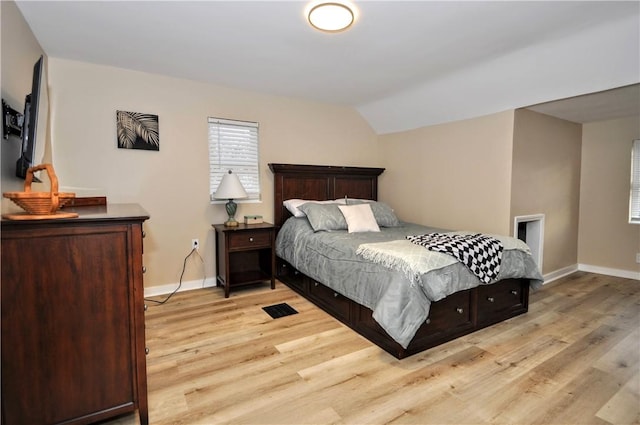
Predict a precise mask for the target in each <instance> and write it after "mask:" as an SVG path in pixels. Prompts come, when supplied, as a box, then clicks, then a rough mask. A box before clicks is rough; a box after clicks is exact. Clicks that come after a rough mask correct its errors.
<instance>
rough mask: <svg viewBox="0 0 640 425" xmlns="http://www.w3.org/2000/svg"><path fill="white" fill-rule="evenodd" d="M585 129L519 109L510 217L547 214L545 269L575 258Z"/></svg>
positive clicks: (570, 262)
mask: <svg viewBox="0 0 640 425" xmlns="http://www.w3.org/2000/svg"><path fill="white" fill-rule="evenodd" d="M581 132H582V126H581V125H580V124H576V123H572V122H569V121H565V120H561V119H558V118H554V117H550V116H548V115H543V114H540V113H537V112H533V111H530V110H526V109H524V110H517V111H516V112H515V124H514V135H513V180H512V187H511V217H512V218H513V217H516V216H522V215H530V214H544V215H545V229H544V245H543V259H542V272H543V274H547V273H550V272H553V271H556V270H560V269H563V268H566V267H572V266H575V265H576V264H577V260H578V218H579V208H580V152H581V137H582V136H581ZM511 222H512V223H513V219H512V220H511ZM512 228H513V224H512ZM512 231H513V230H512Z"/></svg>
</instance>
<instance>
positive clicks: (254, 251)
mask: <svg viewBox="0 0 640 425" xmlns="http://www.w3.org/2000/svg"><path fill="white" fill-rule="evenodd" d="M213 227H214V229H215V230H216V251H217V253H216V270H217V273H218V277H217V282H216V284H217V285H222V286H224V297H225V298H229V292H231V288H232V287H236V286H241V285H249V284H253V283H259V282H263V281H271V289H275V287H276V280H275V274H274V272H275V259H276V255H275V248H274V244H275V226H274V225H273V224H270V223H260V224H242V223H240V224H238V227H227V226H225V225H224V224H214V225H213Z"/></svg>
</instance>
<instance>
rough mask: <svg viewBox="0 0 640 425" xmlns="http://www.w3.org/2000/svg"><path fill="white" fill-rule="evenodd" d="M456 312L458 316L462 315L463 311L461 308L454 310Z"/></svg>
mask: <svg viewBox="0 0 640 425" xmlns="http://www.w3.org/2000/svg"><path fill="white" fill-rule="evenodd" d="M456 311H457V312H458V314H462V313H464V309H463V308H461V307H458V308H456Z"/></svg>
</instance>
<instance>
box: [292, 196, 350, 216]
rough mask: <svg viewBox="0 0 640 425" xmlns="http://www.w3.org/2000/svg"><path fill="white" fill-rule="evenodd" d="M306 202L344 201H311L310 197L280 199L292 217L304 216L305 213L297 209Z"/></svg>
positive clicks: (329, 202)
mask: <svg viewBox="0 0 640 425" xmlns="http://www.w3.org/2000/svg"><path fill="white" fill-rule="evenodd" d="M307 202H313V203H314V204H340V203H344V202H338V201H337V200H336V201H332V200H329V201H313V200H310V199H287V200H286V201H282V205H284V207H285V208H286V209H288V210H289V212H290V213H291V214H293V216H294V217H305V216H306V214H305V213H304V212H302V210H300V209H298V207H299V206H300V205H302V204H306V203H307Z"/></svg>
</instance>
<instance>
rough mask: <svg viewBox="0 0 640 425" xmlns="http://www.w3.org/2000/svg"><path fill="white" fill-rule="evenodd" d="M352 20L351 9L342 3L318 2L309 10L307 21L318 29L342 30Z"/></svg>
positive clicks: (348, 25)
mask: <svg viewBox="0 0 640 425" xmlns="http://www.w3.org/2000/svg"><path fill="white" fill-rule="evenodd" d="M353 20H354V15H353V11H352V10H351V8H350V7H349V6H347V5H345V4H342V3H335V2H332V3H320V4H318V5H316V6H313V7H312V8H311V10H309V23H310V24H311V25H312V26H313V27H314V28H317V29H319V30H320V31H327V32H339V31H344V30H346V29H347V28H349V27H350V26H351V24H352V23H353Z"/></svg>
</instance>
